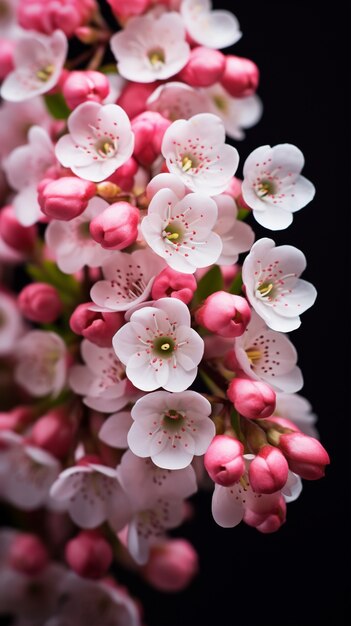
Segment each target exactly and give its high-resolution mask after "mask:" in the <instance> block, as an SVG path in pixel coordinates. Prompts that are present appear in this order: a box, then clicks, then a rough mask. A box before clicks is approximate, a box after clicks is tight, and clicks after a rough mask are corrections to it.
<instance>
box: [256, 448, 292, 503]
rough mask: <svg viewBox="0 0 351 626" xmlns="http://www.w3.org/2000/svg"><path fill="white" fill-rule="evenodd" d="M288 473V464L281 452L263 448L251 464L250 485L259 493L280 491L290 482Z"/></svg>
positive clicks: (276, 449) (275, 449)
mask: <svg viewBox="0 0 351 626" xmlns="http://www.w3.org/2000/svg"><path fill="white" fill-rule="evenodd" d="M288 472H289V467H288V463H287V461H286V458H285V456H284V455H283V454H282V453H281V452H280V450H278V448H275V447H273V446H269V445H267V446H263V448H261V450H260V451H259V452H258V454H257V456H255V458H254V459H253V461H252V462H251V463H250V467H249V480H250V485H251V487H252V489H253V491H256V492H257V493H274V492H275V491H280V490H281V489H282V488H283V487H284V485H285V483H286V481H287V480H288Z"/></svg>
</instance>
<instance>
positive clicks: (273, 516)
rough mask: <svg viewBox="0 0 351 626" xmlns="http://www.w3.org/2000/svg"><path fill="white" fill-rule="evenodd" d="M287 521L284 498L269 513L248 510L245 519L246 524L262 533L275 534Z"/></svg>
mask: <svg viewBox="0 0 351 626" xmlns="http://www.w3.org/2000/svg"><path fill="white" fill-rule="evenodd" d="M285 519H286V504H285V500H284V498H283V496H281V497H280V498H279V500H278V502H276V503H275V505H273V506H272V508H271V510H269V511H263V512H261V511H255V510H253V509H246V510H245V513H244V517H243V521H244V522H245V524H248V525H249V526H253V527H254V528H256V530H259V531H260V532H261V533H264V534H267V533H275V532H276V531H277V530H279V528H280V527H281V526H282V525H283V524H284V522H285Z"/></svg>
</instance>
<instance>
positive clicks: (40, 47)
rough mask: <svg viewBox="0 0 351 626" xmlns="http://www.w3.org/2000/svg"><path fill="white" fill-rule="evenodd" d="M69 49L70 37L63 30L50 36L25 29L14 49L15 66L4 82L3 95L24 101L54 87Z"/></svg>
mask: <svg viewBox="0 0 351 626" xmlns="http://www.w3.org/2000/svg"><path fill="white" fill-rule="evenodd" d="M67 50H68V43H67V38H66V35H65V34H64V33H63V32H62V31H61V30H56V31H55V32H54V33H53V34H52V35H50V36H46V35H39V33H30V32H28V33H24V34H23V35H22V36H21V38H20V39H19V40H18V41H17V45H16V48H15V50H14V65H15V69H14V70H13V72H10V74H8V76H7V77H6V78H5V80H4V82H3V84H2V87H1V91H0V93H1V96H2V98H4V100H9V101H10V102H21V101H23V100H27V99H29V98H33V97H34V96H37V95H39V94H43V93H47V92H48V91H50V90H51V89H52V88H53V87H55V85H56V83H57V81H58V80H59V77H60V74H61V70H62V68H63V65H64V63H65V60H66V55H67Z"/></svg>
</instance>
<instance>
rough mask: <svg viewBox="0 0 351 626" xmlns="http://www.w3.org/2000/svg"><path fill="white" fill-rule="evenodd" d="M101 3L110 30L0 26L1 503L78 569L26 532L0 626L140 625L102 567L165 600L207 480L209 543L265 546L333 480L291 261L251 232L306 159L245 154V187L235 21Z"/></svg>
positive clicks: (162, 5) (288, 202) (304, 192)
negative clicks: (308, 489) (300, 505)
mask: <svg viewBox="0 0 351 626" xmlns="http://www.w3.org/2000/svg"><path fill="white" fill-rule="evenodd" d="M2 4H3V3H2ZM109 4H110V8H111V10H112V12H113V14H114V16H115V18H116V22H115V23H106V22H105V20H104V17H103V15H102V14H101V12H100V8H99V5H98V3H97V2H96V1H95V0H84V1H82V0H79V1H76V0H55V1H51V0H46V1H45V2H44V1H39V0H19V1H18V2H12V1H11V0H5V3H4V5H5V9H6V10H5V12H4V14H3V12H2V9H1V14H0V29H1V28H2V24H1V22H2V20H4V19H5V18H6V19H7V20H8V25H7V31H6V32H7V33H8V38H6V37H5V38H4V40H2V41H1V43H0V66H1V68H4V69H1V76H0V78H1V80H2V84H1V91H0V93H1V97H2V99H3V102H2V103H1V105H0V125H1V127H2V129H3V130H4V137H3V139H2V142H1V145H0V200H1V203H2V208H1V210H0V263H1V267H0V271H1V285H0V358H1V364H0V365H1V377H0V387H1V389H0V392H1V396H2V397H3V399H4V400H3V405H2V406H1V411H2V412H1V413H0V496H1V498H2V499H3V500H4V501H5V502H6V503H8V505H9V506H14V507H17V508H18V509H21V510H22V511H23V512H24V515H25V514H29V513H30V512H31V511H33V510H35V509H38V508H41V511H42V518H41V519H42V521H41V522H40V523H41V524H42V526H43V527H44V526H45V529H46V530H45V537H47V541H48V545H49V543H50V542H52V545H54V546H55V550H54V553H55V555H56V554H61V555H62V557H63V559H64V560H65V561H66V564H67V565H68V567H69V568H70V569H71V570H72V571H71V572H70V571H69V570H67V569H66V568H65V567H64V566H63V565H62V564H59V563H56V562H54V561H52V560H51V559H50V557H49V552H48V545H44V544H43V543H42V541H40V540H39V538H38V537H36V536H34V535H31V534H28V533H16V532H15V531H10V530H9V531H6V532H4V534H3V535H0V560H2V561H3V562H4V563H6V567H5V569H4V573H2V574H1V577H2V578H3V579H4V580H3V584H2V585H1V588H2V591H1V592H0V612H1V611H5V612H7V613H14V614H15V615H17V616H18V619H21V615H22V614H23V613H25V612H26V611H27V615H28V614H29V613H28V612H31V611H32V608H30V607H31V606H32V605H31V591H30V589H31V588H34V587H35V589H36V593H37V594H38V593H39V592H40V594H41V596H42V597H43V602H42V603H39V604H40V611H41V613H40V616H39V617H38V615H37V614H36V613H35V612H34V613H33V615H32V618H33V623H34V621H36V622H37V621H38V622H40V623H43V624H44V623H47V624H49V623H50V624H51V619H50V615H51V614H53V612H55V611H56V613H55V615H56V614H59V615H60V618H57V619H62V623H63V621H64V622H65V623H74V624H75V625H78V624H86V623H88V622H89V624H95V623H96V624H101V623H102V622H103V623H106V624H107V623H111V624H112V623H116V624H117V623H118V624H123V625H124V626H130V625H133V626H134V625H135V626H138V625H139V624H140V623H141V621H140V620H141V617H140V615H139V612H138V608H137V605H136V604H135V602H134V601H133V600H132V599H131V598H130V597H129V595H128V593H127V591H126V590H123V589H122V590H121V589H120V587H119V586H118V585H117V583H113V582H111V581H110V582H108V579H106V576H107V572H108V570H109V568H110V566H111V564H112V561H113V559H116V560H117V561H119V562H120V565H121V566H123V567H128V568H131V569H133V570H135V571H137V572H139V574H140V575H141V576H143V578H144V579H145V580H146V581H148V582H149V583H150V584H152V585H154V586H155V587H156V588H158V589H160V590H163V591H176V590H180V589H182V588H184V587H185V586H186V585H187V584H188V583H189V582H190V580H191V579H192V577H193V576H194V575H195V573H196V571H197V567H198V564H197V555H196V552H195V550H194V548H193V547H192V546H191V545H190V544H189V543H188V542H187V541H186V540H184V539H173V538H172V537H171V535H169V531H170V530H171V529H173V528H176V527H178V526H179V525H180V524H181V523H182V522H183V521H184V520H185V519H186V518H187V516H188V511H189V508H187V499H188V498H189V497H190V496H192V495H193V494H194V493H195V492H196V491H197V490H198V489H201V488H203V487H206V486H208V484H209V483H210V482H211V484H213V483H214V485H213V486H214V491H213V497H212V514H213V518H214V520H215V522H217V524H219V525H220V526H223V527H233V526H236V525H237V524H238V523H239V522H240V521H244V522H245V523H246V524H248V525H249V526H252V527H254V528H256V529H257V530H259V531H260V532H263V533H270V532H273V531H276V530H278V529H279V528H280V526H281V525H282V524H283V523H284V521H285V517H286V503H288V502H290V501H293V500H295V499H296V498H297V497H298V496H299V495H300V493H301V489H302V482H301V479H306V480H315V479H317V478H320V477H322V476H323V474H324V469H325V466H326V465H327V464H328V463H329V458H328V454H327V452H326V451H325V450H324V448H323V447H322V445H321V444H320V443H319V441H318V435H317V432H316V430H315V427H314V422H315V416H314V415H313V414H312V412H311V407H310V405H309V403H308V401H307V400H305V399H304V398H303V397H302V396H300V395H299V393H298V392H299V391H300V390H301V389H302V386H303V378H302V373H301V370H300V369H299V367H298V365H297V353H296V350H295V348H294V345H293V343H292V342H291V340H290V338H289V336H288V335H287V333H290V332H291V331H293V330H295V329H297V328H298V327H299V326H300V324H301V315H302V314H303V313H304V311H306V310H307V309H308V308H309V307H311V306H312V305H313V303H314V301H315V298H316V291H315V288H314V287H313V285H311V284H310V283H309V282H307V281H306V280H304V279H303V278H300V276H301V274H302V273H303V272H304V270H305V267H306V259H305V256H304V254H303V253H302V252H301V251H300V250H298V249H297V248H295V247H293V246H290V245H276V244H275V241H274V239H272V238H271V234H272V233H271V232H269V233H268V236H267V237H266V236H265V237H263V238H261V239H259V240H258V241H255V233H254V230H253V225H254V224H255V220H256V221H257V222H258V223H259V224H260V225H261V226H263V227H265V228H266V229H267V230H268V231H279V230H282V229H285V228H287V227H288V226H289V225H290V224H291V222H292V220H293V216H294V213H295V212H296V211H298V210H300V209H302V208H303V207H304V206H305V205H306V204H308V203H309V202H310V201H311V200H312V199H313V196H314V187H313V185H312V183H311V182H309V180H307V179H306V178H305V177H304V176H303V175H301V171H302V169H303V166H304V157H303V154H302V152H301V151H300V150H299V149H298V148H297V147H296V146H294V145H291V144H288V143H282V144H279V145H276V146H273V147H271V146H261V147H258V148H257V149H256V150H254V151H253V152H252V153H251V154H250V155H249V156H248V158H247V159H246V160H245V162H244V163H243V165H242V179H240V178H237V177H236V173H237V170H238V166H239V154H238V151H237V148H236V147H234V146H233V145H230V144H229V143H228V138H230V139H233V140H235V142H237V141H239V140H242V139H243V138H244V136H245V130H246V129H247V128H250V127H252V126H253V125H255V124H256V123H257V122H258V121H259V119H260V116H261V112H262V104H261V101H260V99H259V97H258V96H257V95H256V89H257V86H258V81H259V71H258V68H257V66H256V65H255V64H254V63H253V62H252V61H250V60H249V59H245V58H241V57H238V56H234V55H231V54H227V55H225V54H224V53H222V52H221V49H223V48H226V47H228V46H230V45H233V44H235V43H236V42H237V41H238V40H239V38H240V37H241V32H240V27H239V23H238V20H237V19H236V18H235V17H234V15H232V14H231V13H229V12H227V11H214V10H212V7H211V3H210V1H209V0H182V1H181V0H179V1H173V0H163V1H162V2H161V1H160V2H155V1H153V2H151V0H128V1H115V0H109ZM7 10H8V14H7V13H6V11H7ZM3 15H4V16H5V17H3ZM118 25H119V26H120V27H121V28H120V29H119V30H118ZM117 31H118V32H117ZM72 39H73V40H75V44H74V46H73V47H72V50H73V51H75V50H76V49H77V46H78V45H79V42H78V43H77V40H79V41H80V42H82V43H84V44H86V45H85V48H84V51H83V53H82V54H79V55H78V56H77V58H74V57H72V54H71V52H72V51H71V40H72ZM68 54H70V56H69V60H68ZM108 54H110V57H109V59H108V63H106V64H105V65H103V62H104V59H106V58H107V55H108ZM85 62H87V66H86V68H85V66H84V63H85ZM246 218H247V221H248V222H249V223H250V224H251V225H249V223H246V221H245V220H246ZM14 271H16V274H15V275H16V276H19V277H20V284H21V287H20V289H15V285H14V281H13V276H14ZM209 479H211V481H210V480H209ZM43 536H44V535H43ZM23 576H25V577H27V578H25V580H26V581H27V583H28V584H27V583H26V584H24V583H23V580H24V578H23ZM84 579H86V580H84ZM89 579H90V580H89ZM94 579H99V580H98V582H96V580H94ZM21 581H22V582H21ZM106 581H107V582H106ZM10 584H11V585H12V586H17V587H18V589H19V590H20V591H19V592H18V594H17V595H16V596H13V597H12V604H11V606H10V605H9V598H8V597H7V592H6V589H8V587H9V585H10ZM83 594H84V598H85V600H86V599H87V600H88V603H86V602H85V604H83V603H81V601H80V599H81V597H82V596H83ZM13 598H15V599H13ZM62 598H65V601H64V602H63V600H62ZM44 600H45V601H44ZM4 607H5V608H4ZM55 607H56V608H55ZM58 607H59V608H58ZM68 611H70V615H69V618H68V617H67V615H68ZM66 613H67V615H66ZM72 616H73V618H72ZM66 619H67V620H68V621H67V622H66ZM72 620H73V621H72ZM94 620H95V621H94ZM52 623H54V622H52ZM55 623H56V620H55ZM57 623H58V621H57ZM60 623H61V622H60Z"/></svg>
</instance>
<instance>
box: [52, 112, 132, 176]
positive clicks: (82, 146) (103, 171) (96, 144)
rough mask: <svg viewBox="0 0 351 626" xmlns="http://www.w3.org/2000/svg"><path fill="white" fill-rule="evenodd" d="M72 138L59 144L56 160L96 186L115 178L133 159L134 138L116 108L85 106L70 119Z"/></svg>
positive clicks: (69, 127) (122, 113) (60, 141)
mask: <svg viewBox="0 0 351 626" xmlns="http://www.w3.org/2000/svg"><path fill="white" fill-rule="evenodd" d="M67 125H68V130H69V134H67V135H64V136H63V137H61V139H59V140H58V142H57V144H56V148H55V151H56V156H57V158H58V160H59V161H60V163H61V164H62V165H63V166H64V167H69V168H70V169H71V170H72V172H74V174H76V175H77V176H80V177H81V178H84V179H86V180H91V181H94V182H98V181H102V180H104V179H105V178H108V177H109V176H111V174H113V173H114V172H115V171H116V170H117V169H118V168H119V167H120V166H121V165H123V164H124V163H125V162H126V161H128V159H129V158H130V157H131V156H132V153H133V148H134V135H133V133H132V130H131V126H130V121H129V118H128V116H127V114H126V113H125V112H124V110H123V109H122V108H121V107H120V106H118V105H117V104H105V105H102V104H98V103H97V102H84V103H83V104H80V105H79V106H78V107H77V108H76V109H75V110H74V111H73V112H72V113H71V115H70V116H69V118H68V121H67Z"/></svg>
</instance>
